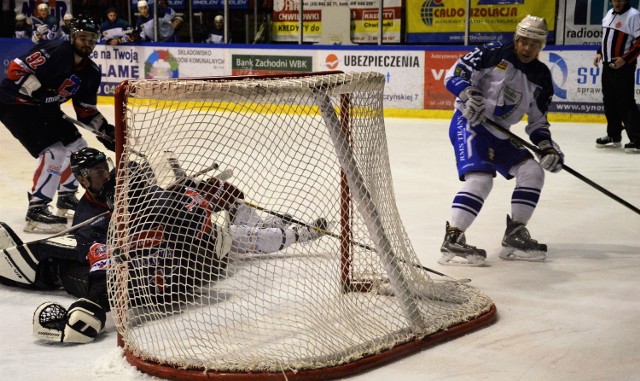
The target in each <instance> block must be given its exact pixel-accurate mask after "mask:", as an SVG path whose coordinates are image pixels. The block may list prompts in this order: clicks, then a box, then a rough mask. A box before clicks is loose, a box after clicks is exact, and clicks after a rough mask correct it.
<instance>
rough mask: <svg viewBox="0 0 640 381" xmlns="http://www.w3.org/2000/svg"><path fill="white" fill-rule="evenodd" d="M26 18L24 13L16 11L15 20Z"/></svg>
mask: <svg viewBox="0 0 640 381" xmlns="http://www.w3.org/2000/svg"><path fill="white" fill-rule="evenodd" d="M26 19H27V16H25V15H24V13H18V14H17V15H16V21H25V20H26Z"/></svg>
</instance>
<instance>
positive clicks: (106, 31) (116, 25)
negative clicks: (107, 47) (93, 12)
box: [100, 19, 131, 44]
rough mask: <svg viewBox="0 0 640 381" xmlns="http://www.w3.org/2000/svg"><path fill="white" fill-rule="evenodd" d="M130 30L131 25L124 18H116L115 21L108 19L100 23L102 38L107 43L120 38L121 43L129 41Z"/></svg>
mask: <svg viewBox="0 0 640 381" xmlns="http://www.w3.org/2000/svg"><path fill="white" fill-rule="evenodd" d="M130 32H131V26H130V25H129V23H127V22H126V21H124V20H122V19H116V21H115V22H109V20H107V21H105V22H103V23H102V25H100V38H101V40H102V42H104V43H105V44H108V43H109V42H110V41H111V40H118V42H119V43H124V42H128V41H129V39H128V37H127V34H128V33H130Z"/></svg>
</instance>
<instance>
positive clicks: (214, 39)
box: [205, 15, 231, 44]
mask: <svg viewBox="0 0 640 381" xmlns="http://www.w3.org/2000/svg"><path fill="white" fill-rule="evenodd" d="M227 42H231V36H229V38H227ZM205 43H209V44H224V17H222V15H217V16H216V17H215V18H214V19H213V30H211V33H209V37H207V39H206V40H205Z"/></svg>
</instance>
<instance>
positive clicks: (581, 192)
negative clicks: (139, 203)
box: [0, 105, 640, 381]
mask: <svg viewBox="0 0 640 381" xmlns="http://www.w3.org/2000/svg"><path fill="white" fill-rule="evenodd" d="M100 109H101V110H102V112H103V114H104V115H105V116H107V119H108V120H110V121H113V108H112V107H108V106H101V107H100ZM63 110H64V111H65V112H67V114H69V115H72V116H73V115H74V113H73V112H72V110H71V107H70V106H68V105H65V106H63ZM386 127H387V137H388V141H389V147H390V152H389V154H390V160H391V167H392V173H393V180H394V188H395V192H396V198H397V201H398V208H399V210H400V214H401V216H402V221H403V223H404V225H405V227H406V230H407V232H408V234H409V236H410V237H411V239H412V243H413V246H414V248H415V251H416V252H417V253H418V256H419V258H420V260H421V263H422V264H423V265H425V266H427V267H430V268H432V269H434V270H437V271H440V272H443V273H445V274H447V275H450V276H452V277H456V278H471V279H472V282H471V283H470V285H471V286H473V287H476V288H478V289H480V290H482V291H483V292H485V293H486V294H487V295H489V296H490V297H491V298H492V299H493V301H494V302H495V304H496V306H497V309H498V320H497V322H496V323H495V324H494V325H492V326H490V327H488V328H485V329H482V330H479V331H477V332H474V333H471V334H469V335H467V336H464V337H461V338H458V339H455V340H453V341H450V342H447V343H444V344H440V345H438V346H435V347H432V348H429V349H427V350H424V351H422V352H420V353H418V354H415V355H413V356H410V357H408V358H405V359H403V360H402V361H398V362H394V363H392V364H390V365H387V366H384V367H381V368H377V369H375V370H373V371H371V372H368V373H365V374H362V375H359V376H356V377H353V378H351V380H362V381H364V380H367V381H378V380H380V381H381V380H385V381H386V380H402V381H413V380H420V381H423V380H450V381H453V380H455V381H462V380H465V381H466V380H474V381H478V380H492V381H497V380H505V381H506V380H509V381H511V380H519V381H534V380H535V381H539V380H617V381H622V380H638V379H640V324H639V323H638V322H639V321H640V297H639V296H638V295H640V294H639V290H640V215H639V214H637V213H636V212H634V211H633V210H631V209H629V208H626V207H625V206H623V205H621V204H620V203H617V202H616V201H614V200H613V199H611V198H609V197H607V196H606V195H604V194H602V193H600V192H599V191H597V190H595V189H594V188H592V187H590V186H589V185H587V184H585V183H584V182H582V181H580V180H579V179H577V178H576V177H574V176H572V175H570V174H569V173H566V172H560V173H558V174H551V173H547V176H546V184H545V188H544V190H543V193H542V197H541V200H540V203H539V205H538V209H537V210H536V213H535V214H534V216H533V219H532V220H531V222H530V224H529V226H528V228H529V230H530V232H531V235H532V236H533V238H535V239H537V240H539V241H540V242H543V243H547V244H548V246H549V253H548V259H547V261H546V262H543V263H525V262H518V263H513V262H506V261H502V260H501V259H499V258H498V252H499V248H500V241H501V239H502V235H503V233H504V228H505V219H506V214H507V213H509V211H510V209H509V208H510V195H511V192H512V190H513V186H514V182H513V181H506V180H504V179H503V178H501V177H498V178H496V181H495V182H494V187H493V191H492V193H491V195H490V197H489V199H488V200H487V201H486V202H485V204H484V208H483V210H482V213H481V214H480V216H479V217H478V218H477V219H476V221H475V223H474V225H473V226H472V227H471V228H470V229H469V231H468V232H467V240H468V242H469V243H470V244H472V245H475V246H478V247H481V248H484V249H486V250H487V253H488V258H487V263H488V266H486V267H481V268H464V267H447V266H441V265H439V264H438V263H437V260H438V259H439V257H440V253H439V248H440V244H441V243H442V239H443V236H444V226H445V221H446V220H448V219H449V214H450V212H449V210H450V203H451V200H452V199H453V196H454V195H455V193H456V192H457V191H458V188H459V187H460V183H459V181H458V179H457V175H456V172H455V163H454V158H453V151H452V149H451V146H450V143H449V141H448V121H447V120H423V119H420V120H419V119H387V120H386ZM512 131H514V132H516V133H517V134H519V135H520V136H522V137H524V136H525V134H524V129H523V128H522V127H521V126H516V127H514V128H513V129H512ZM552 131H553V133H554V138H555V140H556V141H557V142H558V143H559V145H560V147H561V148H562V149H563V151H564V153H565V155H566V163H567V164H568V165H569V166H571V168H573V169H574V170H576V171H578V172H579V173H581V174H582V175H584V176H586V177H588V178H589V179H591V180H592V181H595V182H596V183H598V184H600V185H601V186H603V187H605V188H606V189H608V190H609V191H611V192H613V193H614V194H616V195H618V196H619V197H621V198H622V199H624V200H626V201H627V202H629V203H631V204H632V205H634V206H635V207H640V154H635V155H631V154H625V153H624V151H623V150H622V149H597V148H595V146H594V141H595V139H596V138H597V137H599V136H602V135H604V133H605V126H604V125H601V124H580V123H555V124H553V125H552ZM85 137H86V138H87V140H88V141H89V144H90V145H92V146H94V147H96V148H99V149H102V148H103V147H102V145H101V144H100V143H98V142H97V141H96V140H95V139H94V138H93V137H92V136H90V135H89V134H85ZM626 142H627V140H626V136H625V138H624V139H623V143H626ZM0 159H1V162H2V169H0V195H1V199H0V220H1V221H3V222H5V223H7V224H9V226H11V227H12V228H13V229H14V230H15V231H16V232H17V233H19V235H20V236H21V238H22V239H23V240H24V241H30V240H34V239H40V238H44V237H45V236H44V235H31V234H26V233H23V232H22V228H23V227H24V215H25V212H26V207H27V195H26V193H27V190H28V189H29V187H30V185H31V176H32V174H33V170H34V168H35V160H34V159H33V158H31V157H30V156H29V155H28V153H27V152H26V150H25V149H24V148H23V147H22V146H21V145H20V144H19V142H18V141H17V140H15V139H14V138H13V137H12V136H11V135H10V133H9V132H8V131H7V130H6V129H5V128H0ZM48 300H50V301H56V302H59V303H61V304H62V305H65V306H68V305H69V304H70V303H72V302H73V301H74V300H75V298H73V297H72V296H70V295H67V294H66V293H65V292H64V291H58V292H39V293H37V292H33V291H25V290H21V289H17V288H10V287H6V286H2V285H0V311H1V312H0V314H1V315H2V318H1V319H0V340H1V348H0V380H13V381H22V380H33V381H43V380H46V381H76V380H77V381H80V380H82V381H84V380H98V381H107V380H108V381H132V380H155V379H156V378H153V377H150V376H147V375H144V374H142V373H140V372H138V371H137V370H136V369H135V368H133V367H131V366H129V365H128V363H126V361H125V360H124V359H123V358H122V352H121V351H120V349H118V348H117V347H116V332H115V328H114V326H113V322H112V321H111V319H109V320H108V326H107V333H106V334H104V335H102V336H101V337H100V338H99V339H98V340H96V341H95V342H93V343H90V344H85V345H56V344H50V343H45V342H41V341H38V340H37V339H35V338H34V337H33V336H32V334H31V328H32V323H31V319H32V314H33V311H34V310H35V309H36V307H37V306H38V305H39V304H41V303H42V302H44V301H48Z"/></svg>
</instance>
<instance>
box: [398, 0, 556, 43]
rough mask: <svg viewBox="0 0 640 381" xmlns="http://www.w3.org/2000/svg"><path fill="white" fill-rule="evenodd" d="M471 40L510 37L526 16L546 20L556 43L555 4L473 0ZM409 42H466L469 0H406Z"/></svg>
mask: <svg viewBox="0 0 640 381" xmlns="http://www.w3.org/2000/svg"><path fill="white" fill-rule="evenodd" d="M470 3H471V6H470V10H469V14H468V17H469V20H470V24H469V40H470V42H472V43H484V42H490V41H495V40H504V39H506V38H510V37H511V36H512V35H513V32H514V31H515V29H516V25H517V24H518V22H519V21H520V20H522V18H524V17H525V16H526V15H535V16H539V17H544V18H545V20H547V25H548V26H549V31H550V33H549V41H555V33H554V31H555V14H556V2H555V1H539V0H471V1H470ZM406 6H407V12H406V14H407V42H408V43H461V42H463V41H464V32H465V21H466V19H467V9H466V7H467V0H406Z"/></svg>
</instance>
